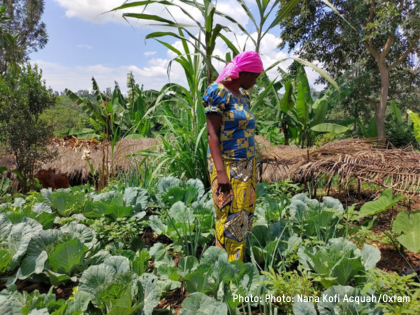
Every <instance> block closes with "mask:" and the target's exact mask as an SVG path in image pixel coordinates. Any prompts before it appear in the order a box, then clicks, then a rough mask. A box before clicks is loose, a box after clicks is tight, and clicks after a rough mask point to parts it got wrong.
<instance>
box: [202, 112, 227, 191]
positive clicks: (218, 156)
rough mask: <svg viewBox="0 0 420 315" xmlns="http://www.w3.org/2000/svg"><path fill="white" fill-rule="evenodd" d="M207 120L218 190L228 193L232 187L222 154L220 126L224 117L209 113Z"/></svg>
mask: <svg viewBox="0 0 420 315" xmlns="http://www.w3.org/2000/svg"><path fill="white" fill-rule="evenodd" d="M206 118H207V136H208V139H209V147H210V153H211V156H212V158H213V162H214V165H215V167H216V172H217V184H218V187H217V189H218V190H219V191H221V192H224V193H228V192H229V191H230V190H231V187H230V183H229V177H228V175H227V173H226V170H225V165H224V164H223V160H222V153H221V152H220V126H221V124H222V118H223V117H222V116H221V115H219V114H217V113H208V114H206Z"/></svg>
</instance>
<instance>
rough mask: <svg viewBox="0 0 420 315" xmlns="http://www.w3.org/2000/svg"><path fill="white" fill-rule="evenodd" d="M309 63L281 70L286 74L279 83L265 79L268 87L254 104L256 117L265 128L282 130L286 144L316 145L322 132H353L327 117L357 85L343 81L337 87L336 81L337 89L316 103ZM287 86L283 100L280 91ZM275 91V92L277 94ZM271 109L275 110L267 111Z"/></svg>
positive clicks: (281, 72)
mask: <svg viewBox="0 0 420 315" xmlns="http://www.w3.org/2000/svg"><path fill="white" fill-rule="evenodd" d="M305 63H306V62H304V61H303V60H298V61H296V60H295V61H294V63H293V64H292V65H291V67H290V73H286V72H284V71H283V70H281V69H280V68H278V70H279V72H280V74H281V75H282V79H281V80H280V81H278V82H276V80H274V81H272V82H269V81H268V78H266V77H263V78H262V79H261V80H260V81H262V82H261V83H264V84H265V85H267V86H268V87H266V89H265V90H264V91H263V92H262V93H260V94H259V95H258V97H257V98H256V100H255V101H253V104H254V110H255V111H256V115H257V116H260V117H261V118H262V119H264V123H263V125H265V127H266V128H267V129H268V130H272V129H276V130H281V131H282V132H283V134H284V144H286V145H288V144H289V139H290V141H292V140H294V141H295V143H297V144H299V145H300V146H301V147H305V146H312V145H313V142H314V138H315V137H316V135H317V134H319V133H323V132H335V133H340V134H341V133H344V132H345V131H347V130H348V129H349V128H348V127H347V126H346V125H340V124H337V123H332V122H328V121H327V116H328V114H329V113H330V112H331V110H332V109H333V108H334V107H335V106H336V105H337V104H338V103H339V102H340V101H341V100H342V99H345V98H346V96H347V95H348V94H349V93H350V92H351V91H352V90H353V85H354V82H353V81H349V82H348V81H346V80H339V81H338V85H337V83H335V81H333V82H334V84H335V85H334V87H331V88H330V89H328V90H327V91H326V92H325V94H324V95H323V96H322V97H320V98H318V99H317V100H315V101H314V100H313V99H312V93H311V89H310V86H309V82H308V77H307V75H306V72H305V68H304V67H303V65H304V64H305ZM324 76H325V75H324ZM283 87H284V89H285V92H284V94H283V96H282V98H281V99H280V97H279V92H280V89H281V88H283ZM271 90H274V93H275V95H273V94H272V92H273V91H271ZM270 91H271V92H270ZM270 93H271V94H270ZM267 107H269V108H270V109H271V110H270V111H267ZM273 118H274V120H273Z"/></svg>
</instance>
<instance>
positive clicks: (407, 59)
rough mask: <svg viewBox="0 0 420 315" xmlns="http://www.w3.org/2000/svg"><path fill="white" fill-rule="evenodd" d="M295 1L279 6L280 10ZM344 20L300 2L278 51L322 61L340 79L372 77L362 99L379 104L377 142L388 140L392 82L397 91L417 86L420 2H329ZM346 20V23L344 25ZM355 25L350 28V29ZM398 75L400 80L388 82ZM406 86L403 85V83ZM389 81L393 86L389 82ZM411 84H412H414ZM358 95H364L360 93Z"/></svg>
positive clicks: (285, 26) (321, 6)
mask: <svg viewBox="0 0 420 315" xmlns="http://www.w3.org/2000/svg"><path fill="white" fill-rule="evenodd" d="M292 1H293V0H281V3H282V6H285V5H286V4H289V3H290V2H292ZM330 2H331V4H332V5H333V6H334V7H335V8H337V10H338V12H339V13H340V14H341V16H342V17H340V16H338V15H337V14H336V12H334V10H332V9H331V8H330V7H328V6H326V5H324V4H320V1H317V0H306V1H301V2H299V4H298V6H296V7H295V8H294V9H293V10H292V12H291V14H289V15H288V16H286V17H285V18H284V19H283V20H282V21H281V22H280V25H281V27H282V33H281V39H282V42H281V44H280V45H279V48H285V47H288V48H289V50H295V49H296V50H297V54H298V55H299V56H300V57H303V58H305V59H308V60H309V61H319V62H321V63H322V64H323V68H324V69H326V70H327V71H328V72H329V73H330V74H332V75H333V76H335V77H338V76H340V75H342V74H344V73H345V72H346V71H353V72H354V71H357V69H355V67H359V69H360V68H361V69H363V70H362V71H363V72H366V71H372V73H373V74H375V76H374V77H372V78H371V79H370V80H367V82H366V84H365V88H364V92H363V93H362V94H363V95H371V94H372V89H377V93H375V95H373V97H370V99H371V100H372V101H373V102H374V103H375V104H374V105H375V107H374V108H375V117H376V121H377V131H378V136H379V137H385V124H384V118H385V109H386V104H387V101H388V95H389V90H390V88H391V89H392V84H394V83H396V81H394V83H393V82H392V80H394V79H398V80H400V82H399V83H398V84H399V87H398V88H400V89H401V87H402V86H405V88H407V86H410V87H411V86H413V85H414V84H415V83H414V82H415V79H416V75H417V76H418V73H417V74H416V73H415V71H413V69H414V67H415V64H414V63H415V60H414V58H413V53H416V52H417V54H418V53H419V51H420V4H419V3H418V0H401V1H390V0H331V1H330ZM343 18H344V19H345V20H344V19H343ZM350 24H351V25H350ZM391 70H392V71H393V72H396V71H398V72H399V75H398V76H396V77H392V76H391V77H390V74H392V72H391ZM403 78H406V79H407V80H408V81H407V80H406V81H404V83H403V84H401V82H402V81H401V80H402V79H403ZM390 79H391V81H390ZM410 80H411V81H410ZM358 91H360V89H359V90H358Z"/></svg>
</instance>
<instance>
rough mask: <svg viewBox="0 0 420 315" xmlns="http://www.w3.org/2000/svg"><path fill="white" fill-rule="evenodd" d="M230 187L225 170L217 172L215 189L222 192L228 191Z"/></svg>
mask: <svg viewBox="0 0 420 315" xmlns="http://www.w3.org/2000/svg"><path fill="white" fill-rule="evenodd" d="M231 189H232V186H231V185H230V182H229V177H228V176H227V174H226V171H225V170H223V171H220V172H217V191H218V192H222V193H229V192H230V191H231Z"/></svg>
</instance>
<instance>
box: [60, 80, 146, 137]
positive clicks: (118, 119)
mask: <svg viewBox="0 0 420 315" xmlns="http://www.w3.org/2000/svg"><path fill="white" fill-rule="evenodd" d="M127 86H128V88H129V90H128V97H127V99H126V98H125V97H124V96H123V95H122V93H121V90H120V88H119V86H118V84H117V83H116V84H115V89H114V92H113V94H112V97H109V96H108V95H106V94H104V93H102V92H101V91H100V89H99V86H98V84H97V82H96V80H95V79H94V78H92V87H93V91H94V93H95V95H96V102H92V101H90V100H89V99H87V98H84V97H80V96H78V95H76V94H75V93H73V92H72V91H70V90H68V89H66V90H65V93H66V94H67V96H69V98H70V99H71V100H72V101H74V102H75V103H76V104H77V105H79V106H81V108H82V109H83V110H84V111H85V112H86V113H87V114H88V116H89V121H90V122H91V124H92V126H93V128H94V129H88V128H84V129H70V130H62V131H59V132H57V133H56V135H57V136H63V135H69V134H71V135H77V136H78V138H79V139H91V138H97V139H102V136H101V134H103V133H105V134H107V135H108V138H109V139H112V140H113V141H116V140H119V139H121V138H133V139H134V138H141V137H147V136H148V135H150V130H151V122H150V117H149V116H146V111H147V105H146V96H147V95H150V96H151V95H152V94H153V91H146V92H143V91H142V90H141V89H140V88H139V86H138V84H136V83H135V81H134V77H133V75H132V73H129V74H128V75H127ZM149 105H150V97H149Z"/></svg>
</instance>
